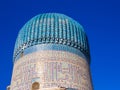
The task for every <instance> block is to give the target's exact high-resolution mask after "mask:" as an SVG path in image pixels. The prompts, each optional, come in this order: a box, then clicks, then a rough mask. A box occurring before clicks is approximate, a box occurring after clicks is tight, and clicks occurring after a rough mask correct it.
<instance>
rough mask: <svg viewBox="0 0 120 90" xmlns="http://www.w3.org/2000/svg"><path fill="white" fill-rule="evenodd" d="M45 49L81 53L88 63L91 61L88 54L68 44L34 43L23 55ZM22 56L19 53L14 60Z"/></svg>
mask: <svg viewBox="0 0 120 90" xmlns="http://www.w3.org/2000/svg"><path fill="white" fill-rule="evenodd" d="M44 50H57V51H66V52H70V53H73V54H76V55H79V56H80V57H82V58H84V59H85V60H87V62H88V63H89V62H90V61H89V59H87V58H86V56H85V55H84V54H83V53H82V52H81V51H79V50H78V49H75V48H73V47H70V46H66V45H61V44H40V45H34V46H31V47H29V48H27V49H25V50H24V52H23V55H27V54H30V53H33V52H37V51H44ZM20 57H21V53H20V54H18V55H17V57H16V59H15V61H14V62H16V61H17V60H18V59H19V58H20Z"/></svg>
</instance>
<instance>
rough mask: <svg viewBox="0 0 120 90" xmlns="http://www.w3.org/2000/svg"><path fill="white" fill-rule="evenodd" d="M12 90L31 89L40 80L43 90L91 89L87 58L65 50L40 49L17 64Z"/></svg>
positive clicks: (22, 58)
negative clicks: (59, 88)
mask: <svg viewBox="0 0 120 90" xmlns="http://www.w3.org/2000/svg"><path fill="white" fill-rule="evenodd" d="M12 75H13V76H12V80H11V86H10V87H11V89H10V90H30V88H31V86H32V83H34V82H36V81H37V82H39V83H40V90H42V89H44V88H51V87H65V88H74V89H76V90H92V85H91V77H90V70H89V64H88V62H87V61H86V60H84V58H82V57H80V56H78V55H76V54H73V53H70V52H66V51H55V50H46V51H37V52H33V53H30V54H27V55H25V56H23V57H21V58H20V59H19V60H17V61H16V62H15V64H14V69H13V74H12Z"/></svg>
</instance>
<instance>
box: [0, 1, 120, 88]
mask: <svg viewBox="0 0 120 90" xmlns="http://www.w3.org/2000/svg"><path fill="white" fill-rule="evenodd" d="M45 12H58V13H63V14H66V15H68V16H70V17H72V18H74V19H75V20H77V21H78V22H79V23H81V24H82V25H83V27H84V29H85V31H86V33H87V35H88V38H89V44H90V51H91V65H90V67H91V73H92V79H93V85H94V89H95V90H120V2H119V0H118V1H117V0H8V1H7V0H0V61H1V63H0V90H6V86H7V85H9V84H10V81H11V75H12V68H13V63H12V56H13V49H14V44H15V39H16V37H17V33H18V31H19V30H20V29H21V27H22V26H23V25H24V24H25V23H26V22H27V21H28V20H29V19H30V18H32V17H33V16H35V15H37V14H40V13H45Z"/></svg>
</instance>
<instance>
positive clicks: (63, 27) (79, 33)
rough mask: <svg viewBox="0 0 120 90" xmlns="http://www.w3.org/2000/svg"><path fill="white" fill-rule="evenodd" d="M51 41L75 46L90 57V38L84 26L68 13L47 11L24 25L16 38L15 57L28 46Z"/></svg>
mask: <svg viewBox="0 0 120 90" xmlns="http://www.w3.org/2000/svg"><path fill="white" fill-rule="evenodd" d="M49 43H52V44H61V45H67V46H70V47H74V48H76V49H78V50H80V51H81V52H82V53H83V54H85V56H87V57H88V58H89V47H88V40H87V37H86V34H85V32H84V30H83V28H82V26H81V25H80V24H79V23H78V22H76V21H75V20H73V19H72V18H70V17H68V16H66V15H63V14H58V13H45V14H40V15H37V16H35V17H33V18H32V19H31V20H29V21H28V22H27V23H26V24H25V25H24V26H23V27H22V29H21V30H20V32H19V34H18V37H17V40H16V44H15V49H14V59H15V58H16V56H17V55H18V54H20V53H21V52H22V51H24V49H26V48H28V47H31V46H33V45H38V44H49Z"/></svg>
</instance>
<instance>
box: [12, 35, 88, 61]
mask: <svg viewBox="0 0 120 90" xmlns="http://www.w3.org/2000/svg"><path fill="white" fill-rule="evenodd" d="M40 44H48V45H49V44H59V45H65V46H70V47H73V48H75V49H77V50H79V51H81V52H82V53H83V54H84V55H85V56H86V57H87V59H90V54H89V50H86V49H85V48H83V47H84V46H83V45H81V44H80V43H75V42H73V41H70V40H66V39H60V38H50V37H48V38H46V37H44V38H39V39H36V40H31V41H28V42H27V43H24V44H23V45H21V47H19V48H18V49H17V50H16V51H15V52H14V61H15V59H16V57H17V56H18V55H19V54H20V53H22V52H24V51H25V49H27V48H29V47H31V46H34V45H40ZM48 50H49V49H48Z"/></svg>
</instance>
